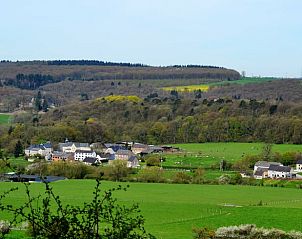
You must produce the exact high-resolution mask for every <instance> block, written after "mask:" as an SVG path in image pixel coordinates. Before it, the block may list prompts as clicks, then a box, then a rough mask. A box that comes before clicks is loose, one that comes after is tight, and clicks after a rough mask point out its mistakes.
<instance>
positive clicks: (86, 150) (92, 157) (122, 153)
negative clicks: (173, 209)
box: [24, 139, 178, 168]
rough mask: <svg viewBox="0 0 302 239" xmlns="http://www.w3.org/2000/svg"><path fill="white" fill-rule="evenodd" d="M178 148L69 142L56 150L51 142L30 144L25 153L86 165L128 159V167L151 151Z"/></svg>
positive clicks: (27, 155)
mask: <svg viewBox="0 0 302 239" xmlns="http://www.w3.org/2000/svg"><path fill="white" fill-rule="evenodd" d="M174 150H178V149H176V148H174V147H172V146H155V145H147V144H142V143H135V142H118V143H105V144H101V143H93V144H90V145H89V144H88V143H78V142H69V141H68V140H67V139H66V140H65V142H64V143H59V144H58V150H56V151H55V150H54V149H53V146H52V144H51V143H50V142H47V143H44V144H34V145H30V146H29V147H28V148H26V149H25V152H24V153H25V155H26V157H27V158H28V160H29V161H34V160H35V159H36V158H37V157H42V158H44V159H45V160H46V161H50V162H52V161H53V162H56V161H78V162H82V163H84V164H86V165H103V164H110V163H111V162H113V160H124V161H127V167H128V168H137V167H139V166H140V164H139V159H138V158H140V157H143V156H144V155H148V154H151V153H164V152H172V151H174Z"/></svg>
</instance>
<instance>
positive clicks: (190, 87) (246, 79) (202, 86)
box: [161, 77, 280, 92]
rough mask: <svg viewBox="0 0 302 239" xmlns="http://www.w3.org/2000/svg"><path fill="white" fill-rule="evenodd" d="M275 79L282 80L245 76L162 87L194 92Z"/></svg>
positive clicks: (167, 89)
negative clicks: (229, 79)
mask: <svg viewBox="0 0 302 239" xmlns="http://www.w3.org/2000/svg"><path fill="white" fill-rule="evenodd" d="M273 80H280V78H273V77H244V78H241V79H240V80H232V81H218V82H209V83H205V84H199V85H183V86H179V85H178V86H168V87H163V88H161V89H162V90H164V91H171V90H176V91H178V92H192V91H197V90H201V91H204V92H206V91H209V90H211V89H213V88H215V87H216V86H226V85H231V84H239V85H245V84H261V83H265V82H269V81H273Z"/></svg>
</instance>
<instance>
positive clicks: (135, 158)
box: [128, 155, 137, 162]
mask: <svg viewBox="0 0 302 239" xmlns="http://www.w3.org/2000/svg"><path fill="white" fill-rule="evenodd" d="M136 160H137V157H136V156H134V155H133V156H131V157H130V158H129V159H128V161H129V162H134V161H136Z"/></svg>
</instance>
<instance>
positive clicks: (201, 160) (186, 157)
mask: <svg viewBox="0 0 302 239" xmlns="http://www.w3.org/2000/svg"><path fill="white" fill-rule="evenodd" d="M263 145H264V144H263V143H200V144H198V143H197V144H195V143H193V144H175V145H173V146H175V147H179V148H180V149H182V151H181V152H179V153H173V154H166V155H165V157H166V162H163V166H182V167H183V166H185V167H204V168H209V167H211V166H213V165H215V164H219V162H220V161H221V160H226V161H228V162H232V163H233V162H236V161H238V160H240V159H242V157H244V156H245V155H257V154H260V153H261V151H262V147H263ZM272 151H273V152H279V153H285V152H302V145H294V144H274V145H272Z"/></svg>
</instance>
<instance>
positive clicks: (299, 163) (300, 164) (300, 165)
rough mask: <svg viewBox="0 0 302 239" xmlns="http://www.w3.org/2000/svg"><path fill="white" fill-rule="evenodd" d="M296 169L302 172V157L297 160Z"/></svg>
mask: <svg viewBox="0 0 302 239" xmlns="http://www.w3.org/2000/svg"><path fill="white" fill-rule="evenodd" d="M296 171H297V172H302V160H301V159H300V160H298V161H297V162H296Z"/></svg>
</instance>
